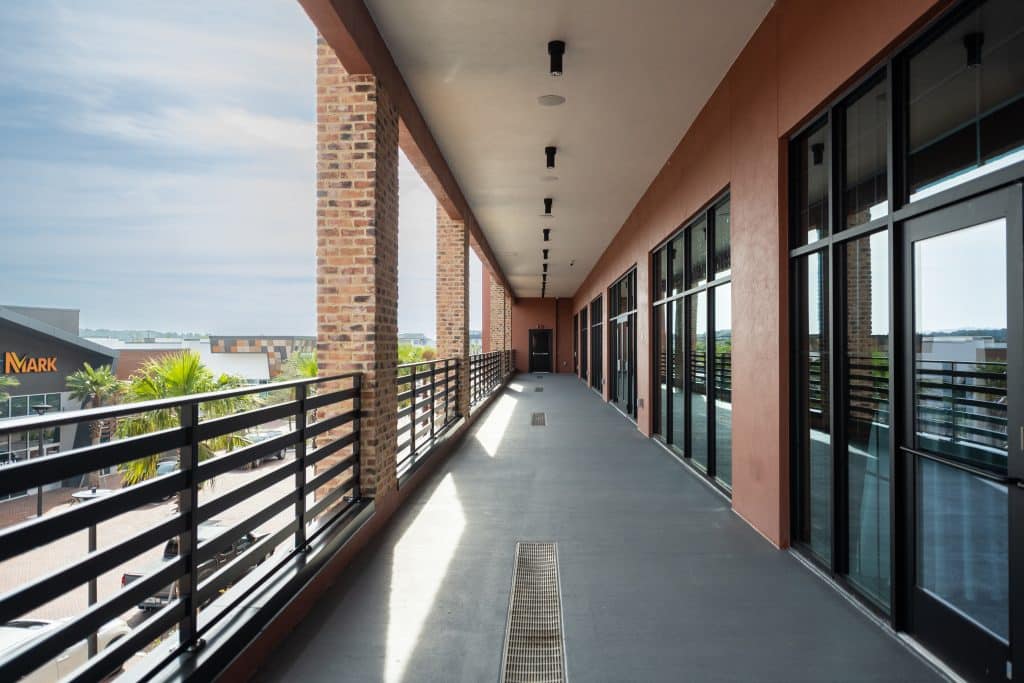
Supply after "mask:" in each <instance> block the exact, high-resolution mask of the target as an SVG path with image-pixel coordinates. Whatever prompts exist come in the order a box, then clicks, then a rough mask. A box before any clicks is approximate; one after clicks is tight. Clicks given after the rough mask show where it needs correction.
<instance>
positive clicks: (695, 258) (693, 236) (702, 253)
mask: <svg viewBox="0 0 1024 683" xmlns="http://www.w3.org/2000/svg"><path fill="white" fill-rule="evenodd" d="M686 235H687V236H688V238H689V240H690V251H689V254H688V255H687V258H688V259H689V266H688V267H687V274H686V282H687V286H689V287H696V286H698V285H702V284H704V283H705V282H707V281H708V222H707V220H706V219H704V218H701V219H700V220H699V221H697V222H696V223H694V224H693V225H691V226H690V227H689V228H688V229H687V230H686Z"/></svg>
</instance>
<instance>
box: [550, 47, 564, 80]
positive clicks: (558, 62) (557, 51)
mask: <svg viewBox="0 0 1024 683" xmlns="http://www.w3.org/2000/svg"><path fill="white" fill-rule="evenodd" d="M564 54H565V41H564V40H552V41H551V42H550V43H548V55H549V56H550V57H551V68H550V71H551V75H552V76H561V75H562V55H564Z"/></svg>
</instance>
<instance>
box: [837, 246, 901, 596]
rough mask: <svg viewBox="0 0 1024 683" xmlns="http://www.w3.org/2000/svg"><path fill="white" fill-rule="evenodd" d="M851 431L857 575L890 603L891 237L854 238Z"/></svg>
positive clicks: (853, 571) (849, 310)
mask: <svg viewBox="0 0 1024 683" xmlns="http://www.w3.org/2000/svg"><path fill="white" fill-rule="evenodd" d="M844 249H845V256H846V259H845V260H846V283H845V284H846V297H845V299H846V376H847V390H846V391H847V394H846V432H847V451H846V452H847V472H848V475H847V478H848V483H847V486H848V492H847V497H848V499H849V500H848V505H849V508H848V511H849V553H850V560H849V563H850V569H849V576H850V580H851V581H853V583H855V584H856V585H857V586H858V587H860V588H861V589H862V590H863V591H865V592H866V593H867V594H868V595H870V596H872V597H874V598H875V599H876V600H878V601H879V602H880V603H881V604H882V605H884V606H885V607H888V606H889V602H890V586H891V578H890V576H891V569H890V567H891V560H890V552H889V540H890V532H889V529H890V525H889V496H890V495H891V492H890V454H889V242H888V233H886V232H878V233H875V234H873V235H869V236H867V237H862V238H860V239H858V240H854V241H851V242H849V243H847V244H846V245H845V247H844Z"/></svg>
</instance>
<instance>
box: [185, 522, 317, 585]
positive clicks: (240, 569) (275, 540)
mask: <svg viewBox="0 0 1024 683" xmlns="http://www.w3.org/2000/svg"><path fill="white" fill-rule="evenodd" d="M297 526H298V521H297V520H295V519H293V520H292V521H291V522H289V523H288V524H286V525H285V526H284V527H283V528H281V529H279V530H277V531H275V532H274V533H273V534H271V535H270V536H267V537H266V538H264V539H262V540H260V542H259V543H256V544H254V545H253V546H252V547H251V548H248V549H246V551H245V552H244V553H242V554H241V555H239V556H238V557H235V558H233V559H232V560H231V562H229V563H227V564H226V565H224V566H223V567H221V568H220V569H218V570H217V571H216V572H214V573H213V574H212V575H211V576H210V577H209V578H207V579H206V581H204V582H202V583H201V584H200V585H199V591H198V597H197V600H196V603H197V604H199V605H202V604H205V603H206V601H207V600H209V599H210V598H211V597H213V595H214V594H216V593H218V592H219V591H221V590H226V589H227V588H229V587H230V586H231V584H233V583H234V582H235V581H237V580H238V579H240V578H241V577H243V576H245V575H246V574H248V573H249V572H250V571H252V567H251V566H249V563H248V562H246V560H249V559H251V557H252V556H254V555H261V554H262V553H263V552H264V551H265V550H266V549H267V548H270V549H271V550H270V553H268V555H272V554H273V552H274V550H275V549H276V548H277V546H278V545H280V543H281V542H282V541H283V540H285V539H286V538H288V537H289V536H291V535H292V534H293V533H295V528H296V527H297ZM257 564H262V561H261V562H258V563H257Z"/></svg>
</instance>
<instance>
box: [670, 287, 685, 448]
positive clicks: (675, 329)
mask: <svg viewBox="0 0 1024 683" xmlns="http://www.w3.org/2000/svg"><path fill="white" fill-rule="evenodd" d="M669 306H671V307H672V341H671V345H672V443H673V445H675V446H677V447H678V448H679V450H680V451H683V452H685V451H686V421H685V419H684V415H685V414H686V403H685V400H684V394H683V388H684V386H685V385H684V383H685V381H686V376H685V374H684V373H685V368H686V362H685V358H686V349H685V347H684V346H683V341H684V340H685V339H686V336H685V334H684V332H683V328H684V325H685V324H686V318H684V317H683V300H682V299H676V300H675V301H673V302H672V303H671V304H669Z"/></svg>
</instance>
